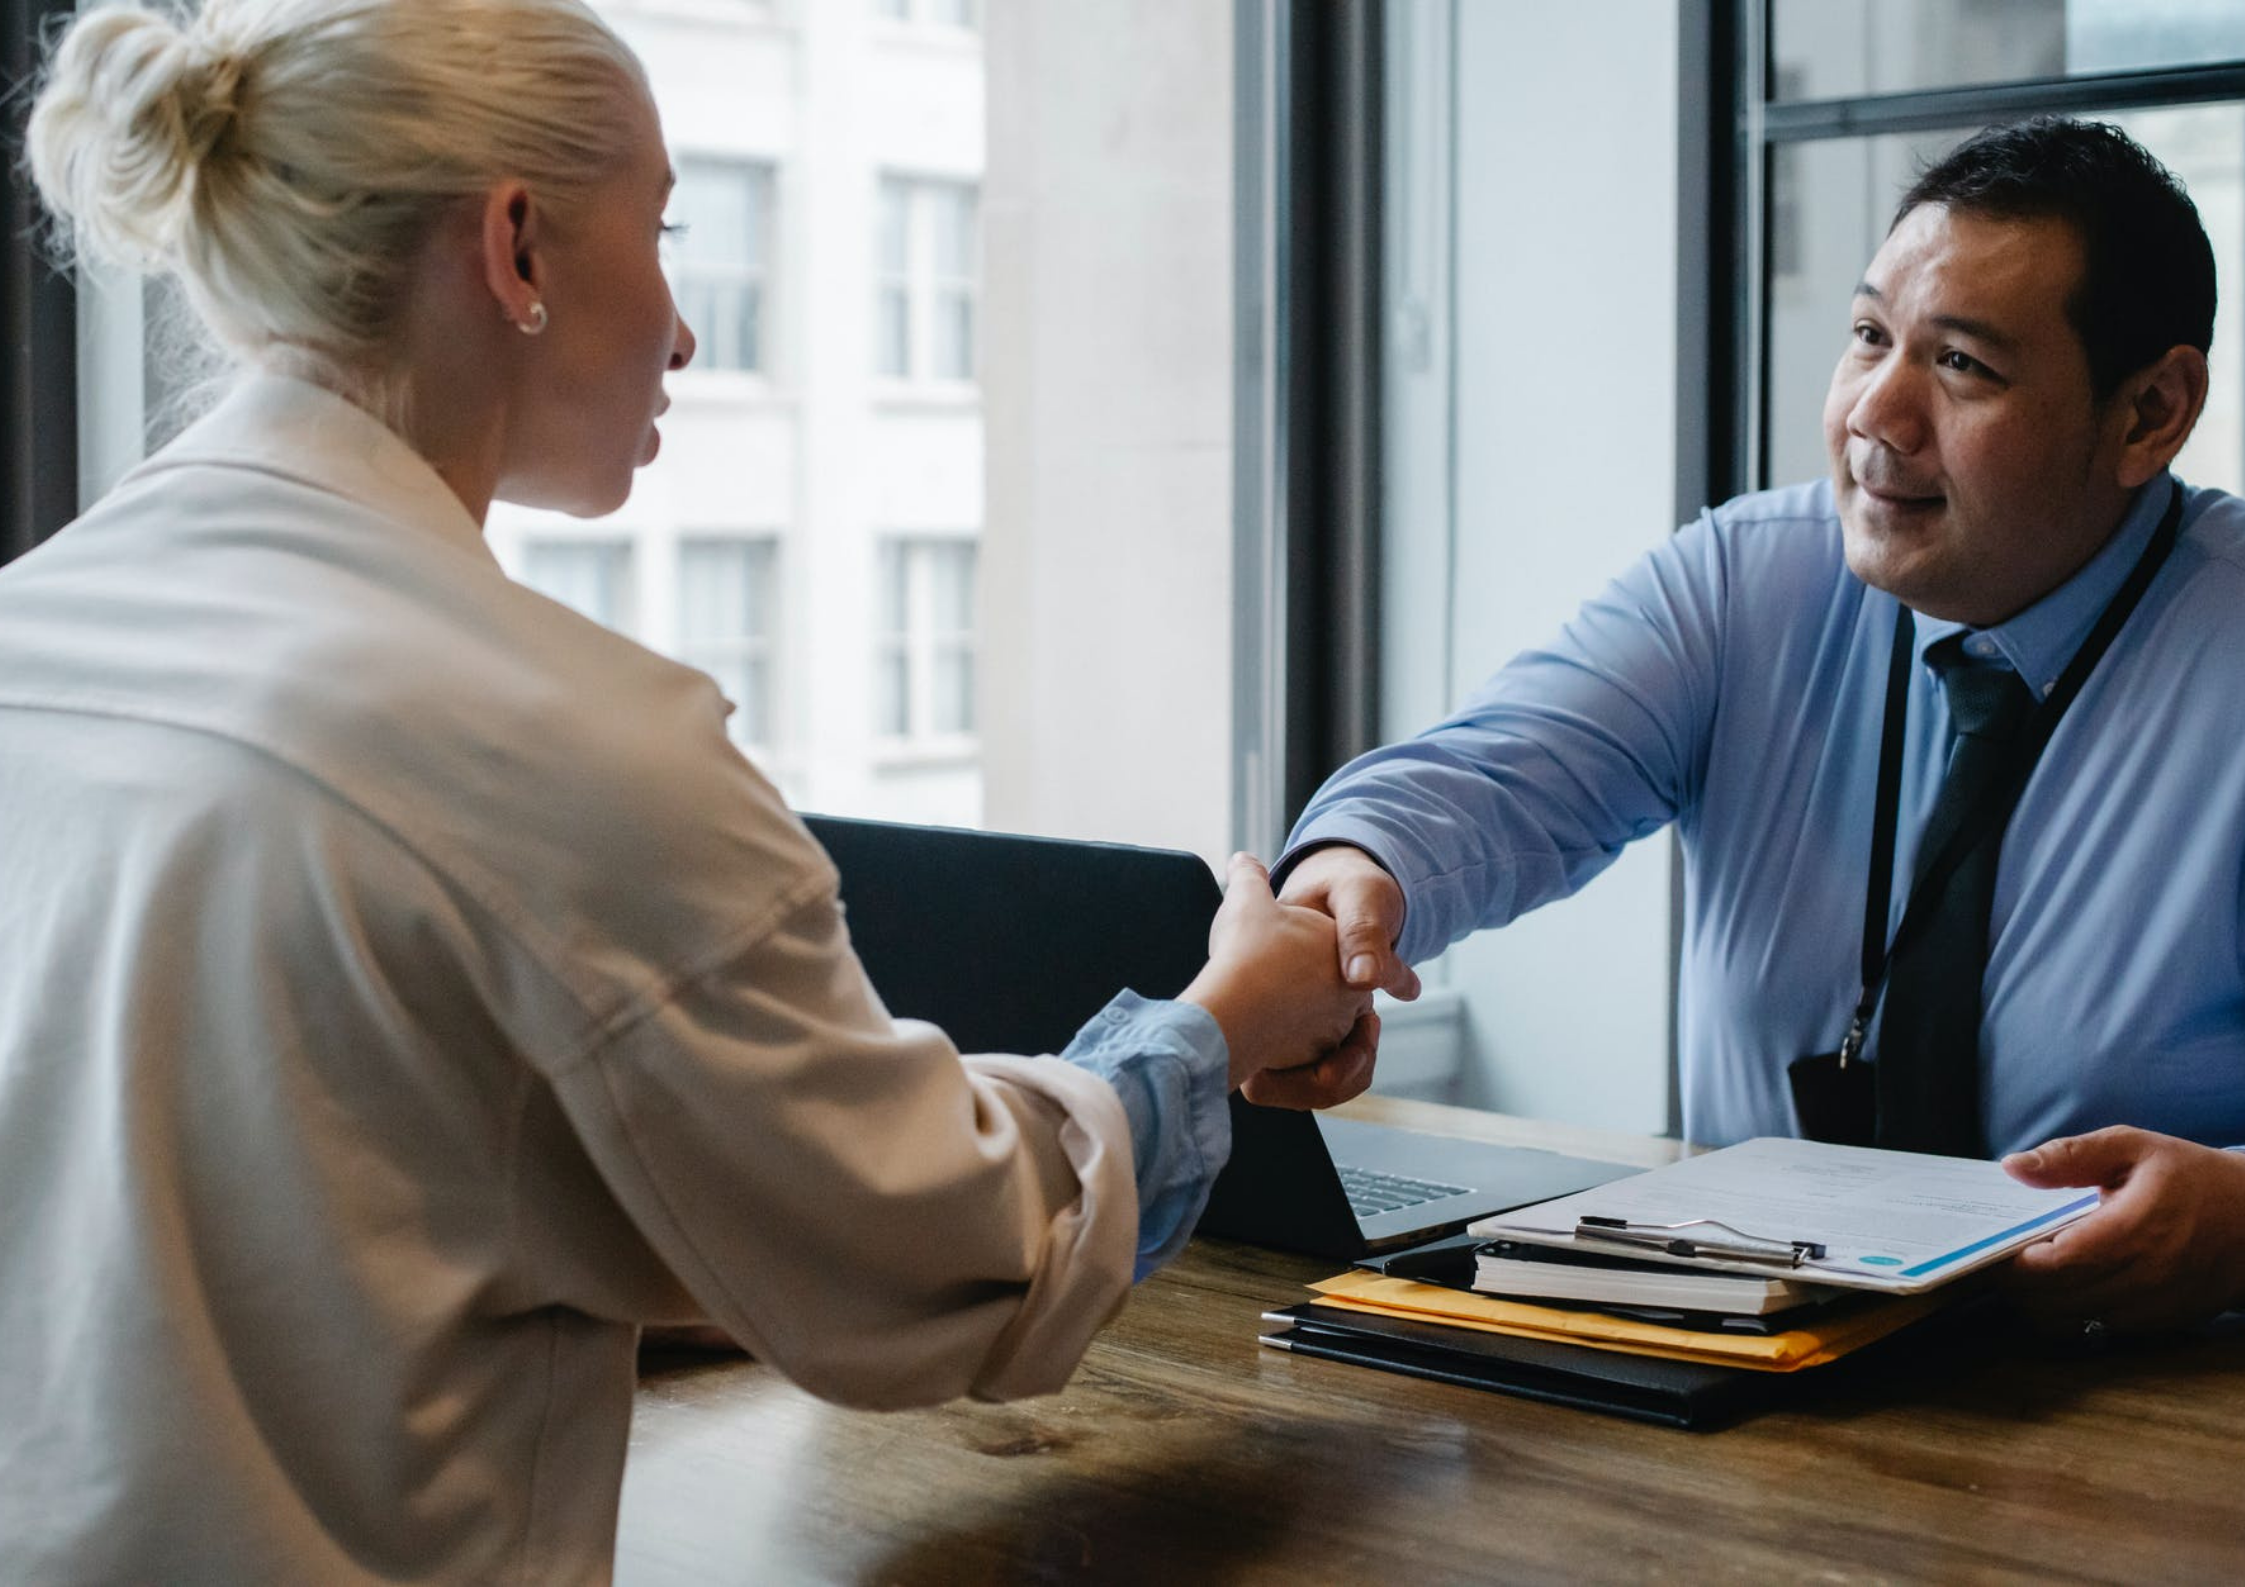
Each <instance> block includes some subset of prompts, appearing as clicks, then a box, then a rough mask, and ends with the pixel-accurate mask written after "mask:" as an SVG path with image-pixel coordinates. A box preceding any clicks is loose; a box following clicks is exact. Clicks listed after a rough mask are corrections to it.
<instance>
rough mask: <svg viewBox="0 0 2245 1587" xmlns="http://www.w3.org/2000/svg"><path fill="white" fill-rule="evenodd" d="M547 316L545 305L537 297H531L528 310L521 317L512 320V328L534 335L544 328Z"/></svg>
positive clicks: (524, 333)
mask: <svg viewBox="0 0 2245 1587" xmlns="http://www.w3.org/2000/svg"><path fill="white" fill-rule="evenodd" d="M549 317H550V316H548V315H547V313H546V305H545V304H544V303H543V302H542V301H540V300H539V299H537V298H532V299H531V300H530V308H529V311H528V312H527V313H525V314H524V315H523V316H522V318H521V319H519V320H516V321H515V322H514V328H515V329H516V330H518V331H520V332H522V334H523V335H525V336H536V335H538V334H539V333H540V332H541V331H543V330H544V329H545V328H546V321H547V319H548V318H549Z"/></svg>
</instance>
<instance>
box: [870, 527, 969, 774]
mask: <svg viewBox="0 0 2245 1587" xmlns="http://www.w3.org/2000/svg"><path fill="white" fill-rule="evenodd" d="M976 552H977V547H976V545H975V542H973V541H972V540H963V539H957V538H941V539H938V538H922V537H912V538H905V537H893V538H890V539H887V540H884V541H883V542H882V543H881V553H880V584H879V597H880V613H879V625H878V633H879V638H878V654H877V656H876V668H875V678H876V685H875V686H876V690H877V697H876V701H875V712H874V725H875V727H876V729H877V730H878V731H879V733H880V734H881V736H882V737H884V738H891V739H906V740H920V741H944V740H960V739H966V738H970V737H972V736H973V734H974V730H975V727H974V670H975V669H974V661H975V630H974V607H975V599H974V585H975V566H976V560H977V558H976Z"/></svg>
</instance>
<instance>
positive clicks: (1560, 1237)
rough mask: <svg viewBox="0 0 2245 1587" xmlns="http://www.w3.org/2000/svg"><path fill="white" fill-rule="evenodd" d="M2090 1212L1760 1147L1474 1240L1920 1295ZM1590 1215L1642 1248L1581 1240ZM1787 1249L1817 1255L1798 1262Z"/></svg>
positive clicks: (1848, 1159)
mask: <svg viewBox="0 0 2245 1587" xmlns="http://www.w3.org/2000/svg"><path fill="white" fill-rule="evenodd" d="M2096 1205H2097V1192H2096V1191H2094V1190H2082V1189H2079V1188H2074V1189H2065V1190H2036V1189H2034V1188H2032V1187H2030V1186H2026V1185H2022V1184H2020V1183H2019V1182H2018V1181H2017V1180H2015V1179H2013V1178H2012V1177H2011V1176H2010V1175H2009V1174H2006V1173H2005V1172H2004V1171H2003V1170H2002V1168H2000V1167H1998V1166H1997V1165H1996V1164H1994V1163H1992V1162H1982V1161H1980V1160H1978V1159H1975V1158H1964V1157H1931V1156H1926V1155H1923V1154H1921V1153H1916V1152H1889V1151H1880V1150H1878V1149H1876V1148H1872V1147H1865V1146H1833V1145H1830V1144H1828V1143H1826V1142H1822V1141H1795V1140H1783V1139H1778V1138H1774V1137H1765V1138H1762V1139H1758V1140H1751V1141H1742V1142H1740V1143H1739V1144H1738V1145H1736V1146H1728V1147H1724V1148H1723V1149H1722V1150H1720V1151H1714V1152H1708V1153H1706V1154H1704V1155H1702V1156H1699V1157H1687V1158H1685V1159H1683V1160H1682V1161H1680V1162H1676V1163H1671V1164H1669V1165H1668V1166H1667V1167H1666V1168H1656V1169H1654V1170H1652V1171H1651V1172H1649V1173H1643V1174H1637V1175H1634V1176H1632V1177H1630V1178H1627V1179H1617V1180H1615V1181H1614V1182H1613V1183H1611V1184H1607V1185H1600V1186H1598V1187H1597V1188H1596V1189H1594V1190H1585V1191H1581V1192H1578V1193H1577V1194H1575V1195H1572V1196H1562V1197H1560V1198H1559V1199H1558V1200H1556V1201H1545V1202H1539V1203H1537V1204H1536V1205H1534V1206H1530V1207H1517V1208H1515V1209H1513V1210H1512V1211H1510V1212H1506V1213H1500V1214H1498V1215H1497V1216H1495V1217H1492V1218H1483V1219H1482V1220H1481V1221H1479V1222H1478V1223H1475V1224H1473V1225H1472V1226H1471V1232H1473V1233H1474V1234H1477V1235H1482V1236H1484V1237H1486V1238H1488V1239H1492V1240H1522V1241H1526V1242H1528V1243H1530V1244H1536V1245H1553V1246H1559V1247H1562V1248H1566V1249H1575V1250H1581V1251H1597V1252H1600V1253H1602V1254H1608V1255H1612V1254H1626V1255H1629V1256H1633V1257H1637V1258H1640V1259H1642V1260H1646V1261H1656V1262H1657V1261H1670V1262H1675V1263H1677V1264H1678V1265H1680V1266H1685V1267H1698V1268H1707V1269H1712V1270H1716V1271H1721V1272H1732V1273H1759V1274H1762V1275H1764V1276H1765V1277H1766V1276H1769V1275H1770V1274H1771V1273H1772V1272H1773V1270H1775V1271H1777V1272H1781V1273H1783V1274H1785V1275H1786V1276H1790V1277H1794V1278H1801V1279H1812V1280H1814V1281H1816V1282H1818V1283H1823V1284H1842V1285H1847V1286H1850V1287H1853V1288H1859V1289H1875V1290H1884V1291H1887V1292H1889V1293H1894V1294H1915V1293H1916V1292H1918V1291H1920V1290H1926V1289H1932V1288H1934V1287H1936V1286H1938V1285H1941V1284H1945V1283H1947V1282H1949V1281H1950V1280H1951V1279H1954V1278H1958V1277H1961V1276H1962V1275H1964V1274H1966V1273H1969V1272H1971V1271H1973V1270H1974V1269H1975V1268H1980V1267H1985V1266H1987V1265H1988V1264H1989V1263H1991V1262H1997V1261H2000V1260H2002V1259H2003V1258H2004V1257H2006V1256H2009V1255H2010V1254H2011V1253H2012V1252H2013V1251H2016V1250H2018V1249H2019V1248H2020V1247H2021V1246H2023V1245H2028V1244H2031V1243H2032V1242H2034V1241H2036V1240H2040V1239H2045V1238H2047V1237H2048V1236H2050V1235H2052V1234H2054V1233H2056V1232H2057V1231H2058V1230H2059V1229H2060V1228H2062V1227H2064V1226H2065V1225H2066V1224H2068V1223H2070V1222H2072V1221H2073V1220H2074V1219H2076V1218H2079V1217H2083V1216H2085V1215H2086V1214H2087V1213H2089V1212H2090V1211H2091V1210H2093V1209H2094V1208H2095V1207H2096ZM1586 1218H1588V1219H1595V1220H1615V1221H1618V1222H1619V1223H1620V1224H1621V1225H1622V1229H1621V1231H1620V1232H1621V1233H1622V1234H1624V1235H1625V1237H1626V1238H1627V1239H1628V1240H1630V1241H1633V1242H1637V1243H1635V1244H1633V1245H1627V1246H1625V1245H1622V1244H1616V1243H1612V1242H1611V1241H1610V1240H1609V1239H1606V1238H1600V1237H1596V1236H1593V1237H1591V1238H1583V1237H1582V1235H1581V1233H1579V1232H1578V1231H1580V1230H1581V1229H1582V1224H1581V1220H1583V1219H1586ZM1670 1225H1674V1226H1676V1227H1666V1226H1670ZM1795 1242H1798V1243H1800V1244H1801V1245H1802V1246H1804V1247H1806V1246H1822V1247H1823V1251H1822V1253H1821V1254H1820V1255H1819V1254H1815V1253H1813V1252H1811V1253H1809V1254H1807V1255H1805V1256H1804V1257H1803V1258H1802V1260H1801V1261H1800V1262H1799V1263H1798V1265H1795V1264H1794V1263H1793V1262H1792V1260H1791V1247H1792V1246H1793V1244H1794V1243H1795ZM1671 1247H1679V1248H1682V1249H1671ZM1707 1247H1715V1248H1717V1249H1715V1250H1708V1249H1706V1248H1707ZM1742 1252H1743V1253H1745V1254H1743V1255H1741V1254H1739V1253H1742Z"/></svg>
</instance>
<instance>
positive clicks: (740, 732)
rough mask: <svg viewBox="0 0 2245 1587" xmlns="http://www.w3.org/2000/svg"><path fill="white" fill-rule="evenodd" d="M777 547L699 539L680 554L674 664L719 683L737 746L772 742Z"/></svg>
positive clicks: (762, 541)
mask: <svg viewBox="0 0 2245 1587" xmlns="http://www.w3.org/2000/svg"><path fill="white" fill-rule="evenodd" d="M778 576H779V542H778V541H777V540H775V539H773V538H771V537H769V536H766V537H762V538H757V539H719V538H717V537H714V536H711V537H707V538H703V537H697V538H694V539H691V540H686V541H683V542H681V543H680V545H679V547H678V659H679V660H681V661H683V662H685V663H686V664H687V665H688V666H693V667H699V668H701V669H702V671H704V672H706V673H708V674H709V675H710V676H711V677H713V678H715V679H716V680H717V684H718V687H719V688H721V689H723V690H724V691H725V697H726V698H727V699H728V700H731V701H732V702H733V705H734V708H735V709H734V711H733V715H732V719H731V722H730V727H731V731H732V735H733V738H734V740H735V741H736V742H737V743H740V744H744V745H749V746H753V747H757V748H766V747H769V746H770V745H772V744H773V743H774V742H775V740H776V735H775V733H774V731H773V711H774V709H775V699H776V690H775V688H774V681H773V676H772V675H773V669H774V655H775V653H776V649H777V646H776V645H775V643H774V635H775V629H776V627H777V620H778V606H779V601H778V596H779V591H778V588H777V584H778Z"/></svg>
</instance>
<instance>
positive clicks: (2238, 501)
mask: <svg viewBox="0 0 2245 1587" xmlns="http://www.w3.org/2000/svg"><path fill="white" fill-rule="evenodd" d="M2183 522H2184V530H2183V537H2184V539H2185V540H2186V541H2187V542H2188V543H2189V544H2191V545H2192V546H2195V547H2196V548H2197V549H2198V550H2199V552H2200V553H2201V554H2202V555H2203V556H2204V557H2205V558H2206V560H2207V561H2209V562H2213V563H2222V564H2227V565H2228V566H2229V567H2231V568H2235V569H2239V570H2245V497H2239V496H2234V495H2232V494H2230V493H2229V492H2228V491H2226V490H2215V489H2213V488H2211V487H2209V486H2202V485H2201V486H2185V487H2184V507H2183Z"/></svg>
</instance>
